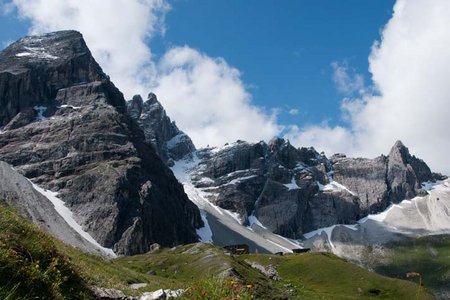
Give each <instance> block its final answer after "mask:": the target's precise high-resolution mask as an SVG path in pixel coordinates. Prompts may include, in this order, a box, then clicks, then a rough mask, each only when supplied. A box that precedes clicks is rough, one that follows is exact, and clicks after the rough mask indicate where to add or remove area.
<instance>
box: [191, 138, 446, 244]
mask: <svg viewBox="0 0 450 300" xmlns="http://www.w3.org/2000/svg"><path fill="white" fill-rule="evenodd" d="M197 158H198V159H199V162H198V166H197V167H196V168H195V169H194V171H193V172H192V173H191V174H190V179H191V181H192V183H193V184H194V185H195V186H196V187H197V188H198V189H200V190H201V191H202V192H203V193H205V195H206V196H207V197H208V199H209V200H210V201H211V202H212V203H214V204H216V205H218V206H220V207H221V208H224V209H228V210H230V211H232V212H235V213H237V214H238V215H239V217H240V220H241V222H242V223H243V224H250V225H251V224H252V222H255V218H257V220H258V221H259V222H261V223H262V224H263V225H264V226H265V227H267V228H268V229H269V230H270V231H272V232H275V233H278V234H281V235H283V236H287V237H291V238H300V237H301V235H302V234H303V233H306V232H309V231H312V230H315V229H318V228H322V227H327V226H331V225H334V224H348V223H354V222H356V221H357V220H358V219H360V218H362V217H364V216H366V215H367V214H369V213H377V212H380V211H383V210H384V209H385V208H386V207H387V206H388V205H389V204H390V203H391V202H394V203H398V202H400V201H402V200H404V199H410V198H413V197H415V196H416V195H419V194H421V193H423V192H424V191H423V190H421V183H423V182H425V181H430V180H435V179H440V178H438V177H437V176H435V175H434V174H433V173H431V171H430V170H429V168H428V167H427V165H426V164H425V163H424V162H423V161H422V160H419V159H417V158H415V157H414V156H411V155H410V154H409V152H408V150H407V148H406V147H404V146H403V145H402V144H401V143H399V142H398V143H396V145H394V147H393V148H392V150H391V153H390V155H389V156H380V157H377V158H375V159H364V158H347V157H346V156H345V155H343V154H337V155H334V156H333V157H331V159H328V158H326V157H325V156H324V155H321V154H319V153H317V152H316V151H315V150H314V149H313V148H299V149H296V148H295V147H293V146H292V145H290V143H289V142H288V141H286V140H283V139H274V140H272V141H271V142H270V143H269V144H266V143H264V142H260V143H256V144H250V143H246V142H242V141H238V142H236V143H234V144H231V145H225V146H224V147H222V148H219V149H216V148H210V149H201V150H199V151H197Z"/></svg>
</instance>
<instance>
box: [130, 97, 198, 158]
mask: <svg viewBox="0 0 450 300" xmlns="http://www.w3.org/2000/svg"><path fill="white" fill-rule="evenodd" d="M127 109H128V114H129V115H130V116H131V118H133V120H135V121H136V122H137V124H138V125H139V127H140V128H141V129H142V131H143V132H144V134H145V140H146V142H147V143H149V144H151V145H152V146H153V147H154V148H155V150H156V153H157V154H158V155H159V156H160V157H161V159H162V160H163V161H164V162H165V163H167V164H168V165H169V166H172V165H173V161H175V160H179V159H181V158H183V157H184V156H186V155H187V154H191V153H192V152H193V151H195V146H194V143H192V140H191V138H190V137H189V136H187V135H186V134H185V133H184V132H182V131H181V130H179V129H178V127H177V125H176V124H175V122H172V121H171V120H170V118H169V117H168V116H167V114H166V111H165V110H164V108H163V106H162V105H161V103H159V101H158V99H157V98H156V95H155V94H153V93H150V94H149V95H148V98H147V101H145V102H144V101H143V100H142V97H141V96H140V95H136V96H134V97H133V99H132V100H130V101H128V103H127Z"/></svg>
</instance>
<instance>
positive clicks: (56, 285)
mask: <svg viewBox="0 0 450 300" xmlns="http://www.w3.org/2000/svg"><path fill="white" fill-rule="evenodd" d="M46 298H47V299H48V298H52V299H89V298H90V292H89V290H88V288H87V286H86V284H85V282H84V280H83V279H82V278H81V277H80V276H79V275H78V274H77V272H76V270H75V268H74V267H73V265H72V264H71V263H70V261H69V257H68V256H66V255H64V254H62V252H60V251H59V250H58V248H57V245H56V244H55V241H54V240H53V239H52V238H51V237H49V236H48V235H47V234H45V233H43V232H42V231H41V230H39V229H38V228H37V227H36V226H34V225H32V224H30V223H28V222H27V221H25V220H24V219H22V218H20V217H18V216H17V214H16V213H15V212H14V211H12V210H10V209H5V208H3V207H1V206H0V299H46Z"/></svg>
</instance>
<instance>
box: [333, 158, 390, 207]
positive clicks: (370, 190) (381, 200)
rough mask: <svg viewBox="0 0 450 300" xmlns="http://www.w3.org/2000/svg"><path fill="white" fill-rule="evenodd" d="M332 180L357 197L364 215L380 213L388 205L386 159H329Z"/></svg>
mask: <svg viewBox="0 0 450 300" xmlns="http://www.w3.org/2000/svg"><path fill="white" fill-rule="evenodd" d="M331 162H332V167H333V178H334V180H336V181H337V182H339V183H341V184H343V185H344V186H346V187H347V188H348V189H349V190H351V191H353V192H355V193H356V194H358V196H359V200H360V208H361V210H362V213H363V214H364V215H367V214H369V213H376V212H380V211H382V210H383V209H385V208H386V207H387V206H388V205H389V199H388V198H389V197H388V193H389V186H388V182H387V180H386V167H387V162H388V158H387V157H386V156H380V157H377V158H375V159H367V158H348V157H346V156H345V155H334V156H332V157H331Z"/></svg>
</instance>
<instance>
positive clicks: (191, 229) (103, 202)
mask: <svg viewBox="0 0 450 300" xmlns="http://www.w3.org/2000/svg"><path fill="white" fill-rule="evenodd" d="M0 106H1V110H0V112H1V115H0V121H1V122H2V124H3V125H5V127H4V128H3V131H2V132H1V134H0V160H4V161H6V162H7V163H9V164H11V165H13V166H14V167H15V168H16V169H17V170H18V171H19V172H20V173H21V174H23V175H24V176H26V177H27V178H29V179H31V180H32V181H33V182H35V183H37V184H38V185H40V186H42V187H44V188H46V189H51V190H52V191H57V192H58V193H59V195H60V197H61V199H62V200H64V201H65V203H66V205H67V206H68V207H69V208H70V209H71V210H72V211H73V212H74V214H75V218H76V220H77V222H78V223H79V224H81V225H82V226H83V228H84V229H85V230H86V231H87V232H89V233H90V234H91V235H92V236H93V237H94V238H95V239H96V240H97V241H98V242H99V243H100V244H101V245H103V246H105V247H108V248H113V249H114V250H115V251H116V253H118V254H136V253H143V252H146V251H148V249H149V247H150V245H152V244H153V243H155V242H156V243H159V244H161V245H164V246H172V245H176V244H180V243H189V242H194V241H197V235H196V232H195V228H198V227H200V226H202V225H203V223H202V221H201V218H200V214H199V211H198V209H197V207H196V206H195V205H194V204H193V203H192V202H191V201H189V199H188V198H187V196H186V194H185V193H184V191H183V187H182V186H181V184H179V183H178V181H177V180H176V179H175V177H174V176H173V174H172V172H171V171H170V169H168V167H167V166H166V165H165V164H164V163H163V162H162V161H161V159H160V157H159V156H158V155H157V154H156V152H155V150H154V149H153V147H152V146H151V145H149V144H148V143H146V142H145V135H144V133H143V132H142V130H141V129H140V128H139V126H138V125H137V124H136V122H135V121H134V120H133V119H132V118H131V117H130V116H129V115H128V114H127V113H126V102H125V100H124V98H123V95H122V93H121V92H120V91H119V90H118V89H117V88H116V87H115V86H114V85H113V83H112V82H111V81H110V80H109V78H108V77H107V76H106V75H105V74H104V73H103V71H102V70H101V68H100V67H99V66H98V64H97V63H96V62H95V60H94V59H93V58H92V56H91V54H90V52H89V49H88V48H87V46H86V44H85V43H84V41H83V38H82V36H81V34H79V33H78V32H74V31H63V32H56V33H51V34H47V35H43V36H31V37H26V38H23V39H21V40H19V41H18V42H16V43H14V44H12V45H11V46H9V47H8V48H7V49H5V50H4V51H3V52H1V53H0Z"/></svg>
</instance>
